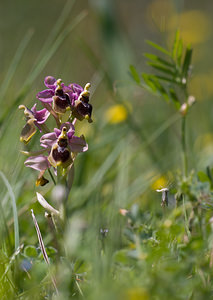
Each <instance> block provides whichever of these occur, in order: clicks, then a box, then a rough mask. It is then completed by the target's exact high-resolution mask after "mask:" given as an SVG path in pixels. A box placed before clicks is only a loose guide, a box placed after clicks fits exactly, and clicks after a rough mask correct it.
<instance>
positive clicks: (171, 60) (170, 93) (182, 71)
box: [130, 31, 192, 110]
mask: <svg viewBox="0 0 213 300" xmlns="http://www.w3.org/2000/svg"><path fill="white" fill-rule="evenodd" d="M147 43H148V44H149V45H150V46H152V47H153V48H154V49H155V50H157V51H158V52H160V54H161V55H164V56H165V58H164V57H161V56H158V55H155V54H151V53H145V54H144V56H145V57H146V58H147V59H148V61H147V64H148V65H149V66H150V67H152V68H153V70H154V71H155V72H156V73H155V74H147V73H142V79H143V82H141V78H140V77H139V75H138V73H137V71H136V69H135V68H134V67H133V66H130V71H131V75H132V78H133V79H134V80H135V82H136V83H137V84H139V85H141V86H143V88H145V89H147V90H148V91H150V92H152V93H154V94H156V95H158V96H161V97H163V98H164V100H166V101H171V102H173V104H174V105H175V108H176V110H179V109H180V107H181V104H182V103H183V100H182V99H184V100H185V98H187V84H188V81H189V79H190V75H191V59H192V48H191V47H190V46H187V47H186V50H185V54H184V51H183V41H182V39H181V38H180V32H179V31H177V32H176V36H175V39H174V43H173V46H172V49H171V51H168V50H166V49H164V48H163V47H161V46H159V45H157V44H155V43H153V42H151V41H147Z"/></svg>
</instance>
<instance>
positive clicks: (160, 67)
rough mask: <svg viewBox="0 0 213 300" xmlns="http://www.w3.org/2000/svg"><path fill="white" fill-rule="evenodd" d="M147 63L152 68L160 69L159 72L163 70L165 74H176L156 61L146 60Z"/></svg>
mask: <svg viewBox="0 0 213 300" xmlns="http://www.w3.org/2000/svg"><path fill="white" fill-rule="evenodd" d="M148 65H150V66H151V67H152V68H154V69H156V70H158V71H160V72H163V73H165V74H167V75H172V76H175V75H176V72H173V71H172V70H171V69H169V68H166V67H163V66H161V65H159V64H156V63H153V62H148Z"/></svg>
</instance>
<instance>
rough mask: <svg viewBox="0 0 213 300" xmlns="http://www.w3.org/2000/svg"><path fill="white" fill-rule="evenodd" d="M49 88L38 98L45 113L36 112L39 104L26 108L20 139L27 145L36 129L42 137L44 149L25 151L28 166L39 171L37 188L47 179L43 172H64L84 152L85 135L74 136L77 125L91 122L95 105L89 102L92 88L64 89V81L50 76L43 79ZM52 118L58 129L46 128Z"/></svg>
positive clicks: (70, 86) (68, 87)
mask: <svg viewBox="0 0 213 300" xmlns="http://www.w3.org/2000/svg"><path fill="white" fill-rule="evenodd" d="M44 84H45V86H46V87H47V89H45V90H43V91H41V92H39V93H38V94H37V95H36V97H37V99H39V100H40V102H41V104H42V105H43V107H44V108H43V109H42V110H37V109H36V104H34V106H33V107H32V108H31V109H29V108H27V107H25V106H24V105H20V106H19V108H20V109H24V114H25V117H26V124H25V126H24V128H23V129H22V132H21V137H20V140H21V141H22V142H23V143H24V144H27V143H29V141H30V140H31V138H32V137H33V136H34V134H35V133H36V131H37V128H38V129H39V131H40V132H42V133H43V135H42V136H41V138H40V146H41V147H42V148H41V150H39V151H36V152H26V151H23V153H24V154H27V155H28V156H29V157H28V159H27V160H26V161H25V166H27V167H30V168H32V169H35V170H37V171H39V172H40V173H39V176H38V179H37V181H36V184H37V185H45V184H46V183H47V182H48V180H47V179H46V178H44V172H45V171H46V170H47V169H50V168H51V167H53V168H54V171H55V173H57V169H58V167H60V168H61V169H62V170H63V171H65V172H64V173H66V172H67V171H69V169H70V168H71V167H72V165H73V162H74V159H75V158H76V155H77V154H78V153H79V152H85V151H87V149H88V145H87V143H86V141H85V138H84V136H83V135H82V136H80V137H77V136H75V135H74V134H75V127H74V125H75V122H76V120H80V121H82V120H83V119H86V120H88V122H92V119H91V114H92V105H91V104H90V103H89V96H90V93H89V87H90V84H89V83H87V84H86V85H85V87H84V88H82V87H81V86H80V85H78V84H76V83H71V84H69V85H68V86H65V85H64V83H63V82H62V80H61V79H58V80H56V79H55V78H54V77H52V76H47V77H46V78H45V80H44ZM51 115H52V117H53V118H54V119H55V122H56V127H55V128H54V129H53V130H50V129H49V128H48V125H47V120H48V118H49V117H50V116H51Z"/></svg>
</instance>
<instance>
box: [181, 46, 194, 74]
mask: <svg viewBox="0 0 213 300" xmlns="http://www.w3.org/2000/svg"><path fill="white" fill-rule="evenodd" d="M191 59H192V48H191V46H188V47H187V49H186V53H185V57H184V61H183V67H182V75H183V77H185V78H187V75H188V71H189V67H190V64H191Z"/></svg>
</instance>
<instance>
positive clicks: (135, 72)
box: [129, 65, 141, 84]
mask: <svg viewBox="0 0 213 300" xmlns="http://www.w3.org/2000/svg"><path fill="white" fill-rule="evenodd" d="M129 69H130V72H131V75H132V77H133V79H134V80H135V82H136V83H137V84H140V82H141V81H140V76H139V74H138V72H137V70H136V69H135V67H134V66H133V65H130V67H129Z"/></svg>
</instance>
